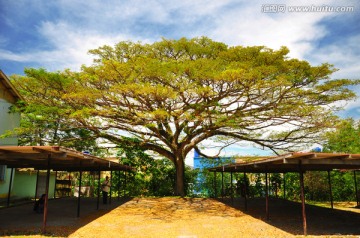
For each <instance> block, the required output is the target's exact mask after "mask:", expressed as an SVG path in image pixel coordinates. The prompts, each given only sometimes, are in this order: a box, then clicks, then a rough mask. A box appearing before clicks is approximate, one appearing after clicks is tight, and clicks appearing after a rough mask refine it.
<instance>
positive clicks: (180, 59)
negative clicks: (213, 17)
mask: <svg viewBox="0 0 360 238" xmlns="http://www.w3.org/2000/svg"><path fill="white" fill-rule="evenodd" d="M288 52H289V50H288V49H287V48H286V47H282V48H280V49H279V50H272V49H269V48H266V47H263V46H253V47H242V46H234V47H230V46H227V45H226V44H224V43H221V42H215V41H213V40H211V39H208V38H206V37H201V38H194V39H186V38H182V39H179V40H167V39H163V40H162V41H159V42H155V43H152V44H142V43H141V42H138V43H134V42H120V43H118V44H116V45H115V46H114V47H110V46H103V47H100V48H98V49H94V50H91V51H90V53H91V54H93V55H94V57H95V60H94V64H93V65H91V66H83V67H82V70H81V72H79V73H73V72H69V71H67V72H63V73H61V75H62V77H64V80H62V84H61V87H59V85H58V84H57V83H54V84H52V85H47V87H48V88H43V90H44V91H46V92H45V93H47V92H48V91H49V90H50V91H52V90H54V93H56V92H58V93H59V95H54V97H51V98H49V99H47V98H41V99H39V100H40V102H39V103H40V104H41V103H44V104H45V105H47V104H48V103H49V101H48V100H50V101H51V103H55V104H56V107H59V108H61V109H63V111H64V113H63V114H62V115H63V116H64V115H66V116H67V117H68V118H69V119H71V122H72V123H74V124H72V126H73V127H77V128H86V129H88V130H91V131H92V133H94V134H95V135H96V136H97V137H101V138H106V139H107V140H109V141H111V142H113V143H116V144H121V143H124V138H125V137H135V138H137V139H138V140H139V142H138V143H137V146H140V147H142V148H143V149H145V150H150V151H153V152H157V153H159V154H160V155H162V156H164V157H166V158H168V159H169V160H171V161H172V162H173V163H174V165H175V168H176V183H177V186H176V194H178V195H184V167H185V166H184V160H185V157H186V155H187V154H188V153H189V152H190V151H191V150H193V149H196V150H199V148H200V147H199V145H201V143H203V142H205V141H208V140H209V139H214V140H217V141H227V140H229V139H231V140H236V141H249V142H252V143H255V144H257V145H260V146H263V147H267V148H270V149H272V150H273V151H275V152H276V151H278V150H289V149H290V148H293V149H294V148H295V147H294V146H296V145H299V144H301V143H309V142H311V143H312V142H313V141H314V139H316V138H317V136H318V133H319V131H321V130H323V128H327V127H329V126H330V124H331V123H333V121H334V119H335V117H334V114H333V111H334V110H337V109H339V108H335V106H334V105H335V104H334V103H335V102H338V101H342V100H350V99H353V98H354V97H355V94H354V93H353V92H352V91H351V90H350V89H349V88H348V87H347V86H349V85H355V84H358V83H359V81H355V80H348V79H336V80H335V79H330V75H331V74H332V73H333V72H334V71H335V69H334V68H333V66H332V65H329V64H327V63H324V64H322V65H319V66H311V65H310V64H309V63H308V62H306V61H302V60H298V59H290V58H288V56H287V54H288ZM29 76H30V77H31V81H39V82H40V80H41V77H38V76H36V75H29ZM22 80H25V82H26V79H20V81H22ZM19 84H23V82H19ZM42 85H43V84H41V83H39V87H41V86H42ZM44 87H45V85H44ZM31 90H33V89H29V91H30V92H31ZM126 143H128V142H126ZM200 155H204V154H203V153H201V151H200Z"/></svg>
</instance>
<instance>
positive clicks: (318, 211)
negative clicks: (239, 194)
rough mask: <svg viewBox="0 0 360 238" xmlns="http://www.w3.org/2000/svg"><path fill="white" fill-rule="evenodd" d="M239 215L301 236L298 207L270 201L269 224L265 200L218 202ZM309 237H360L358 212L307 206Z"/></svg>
mask: <svg viewBox="0 0 360 238" xmlns="http://www.w3.org/2000/svg"><path fill="white" fill-rule="evenodd" d="M218 200H219V201H220V202H223V203H225V204H227V205H229V206H232V207H233V208H236V209H238V210H239V211H241V212H243V213H245V214H248V215H250V216H252V217H254V218H256V219H260V220H262V221H264V222H266V223H268V224H270V225H272V226H275V227H277V228H279V229H281V230H283V231H285V232H288V233H290V234H293V235H303V234H304V233H303V219H302V209H301V204H300V203H297V202H292V201H288V200H283V199H275V198H271V199H269V220H267V216H266V205H265V204H266V202H265V198H253V199H248V200H247V210H245V201H244V199H239V198H236V199H233V201H232V200H231V199H230V198H224V199H218ZM305 208H306V209H305V210H306V217H307V220H306V221H307V222H306V223H307V234H308V235H341V236H343V235H360V209H359V208H354V209H353V210H355V211H356V212H352V211H344V210H339V209H331V208H324V207H319V206H313V205H306V207H305Z"/></svg>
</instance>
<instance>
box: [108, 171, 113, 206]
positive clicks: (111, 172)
mask: <svg viewBox="0 0 360 238" xmlns="http://www.w3.org/2000/svg"><path fill="white" fill-rule="evenodd" d="M112 175H113V171H112V170H111V171H110V191H109V195H110V196H109V204H111V197H112V196H111V194H112V186H111V185H112Z"/></svg>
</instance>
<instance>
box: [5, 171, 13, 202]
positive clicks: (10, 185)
mask: <svg viewBox="0 0 360 238" xmlns="http://www.w3.org/2000/svg"><path fill="white" fill-rule="evenodd" d="M13 175H14V168H11V172H10V181H9V191H8V195H7V201H6V206H7V207H9V206H10V195H11V187H12V181H13Z"/></svg>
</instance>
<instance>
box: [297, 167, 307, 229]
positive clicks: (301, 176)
mask: <svg viewBox="0 0 360 238" xmlns="http://www.w3.org/2000/svg"><path fill="white" fill-rule="evenodd" d="M299 173H300V189H301V210H302V219H303V230H304V235H305V236H306V235H307V224H306V211H305V192H304V172H303V171H302V170H300V172H299Z"/></svg>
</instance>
